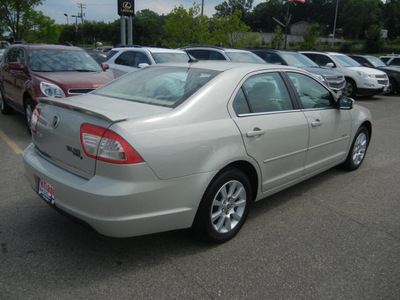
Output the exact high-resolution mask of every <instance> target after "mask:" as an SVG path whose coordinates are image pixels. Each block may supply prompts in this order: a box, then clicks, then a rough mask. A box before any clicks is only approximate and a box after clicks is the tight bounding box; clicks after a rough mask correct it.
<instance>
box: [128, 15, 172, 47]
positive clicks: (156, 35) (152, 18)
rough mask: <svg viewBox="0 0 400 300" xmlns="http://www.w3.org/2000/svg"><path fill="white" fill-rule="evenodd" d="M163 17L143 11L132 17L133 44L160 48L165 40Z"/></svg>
mask: <svg viewBox="0 0 400 300" xmlns="http://www.w3.org/2000/svg"><path fill="white" fill-rule="evenodd" d="M164 25H165V17H164V16H160V15H158V14H157V13H155V12H153V11H151V10H149V9H144V10H141V11H139V12H137V13H136V14H135V16H134V17H133V40H134V44H139V45H146V46H162V44H163V39H164V38H165V31H164V28H163V26H164Z"/></svg>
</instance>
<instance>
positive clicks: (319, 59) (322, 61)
mask: <svg viewBox="0 0 400 300" xmlns="http://www.w3.org/2000/svg"><path fill="white" fill-rule="evenodd" d="M315 62H316V63H317V64H318V65H320V66H323V67H324V66H326V65H327V64H329V63H332V64H334V62H333V61H332V60H331V59H330V58H329V57H328V56H325V55H319V54H317V55H316V56H315Z"/></svg>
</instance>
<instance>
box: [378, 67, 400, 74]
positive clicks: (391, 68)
mask: <svg viewBox="0 0 400 300" xmlns="http://www.w3.org/2000/svg"><path fill="white" fill-rule="evenodd" d="M378 69H379V70H381V71H384V72H386V71H388V72H395V73H400V66H398V67H389V66H387V67H379V68H378Z"/></svg>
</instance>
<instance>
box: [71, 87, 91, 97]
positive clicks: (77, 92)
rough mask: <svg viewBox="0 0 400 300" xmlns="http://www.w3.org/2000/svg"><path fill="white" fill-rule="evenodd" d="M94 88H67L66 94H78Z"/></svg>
mask: <svg viewBox="0 0 400 300" xmlns="http://www.w3.org/2000/svg"><path fill="white" fill-rule="evenodd" d="M94 90H95V89H93V88H87V89H69V90H68V94H70V95H80V94H86V93H89V92H91V91H94Z"/></svg>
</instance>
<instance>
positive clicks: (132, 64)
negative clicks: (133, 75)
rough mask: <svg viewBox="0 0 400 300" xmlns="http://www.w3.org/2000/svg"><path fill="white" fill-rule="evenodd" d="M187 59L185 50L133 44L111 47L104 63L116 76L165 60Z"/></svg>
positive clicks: (164, 61) (188, 58) (178, 60)
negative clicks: (131, 45) (130, 45)
mask: <svg viewBox="0 0 400 300" xmlns="http://www.w3.org/2000/svg"><path fill="white" fill-rule="evenodd" d="M189 60H190V57H189V56H188V54H187V53H186V52H185V51H181V50H175V49H166V48H155V47H141V46H133V47H119V48H113V49H112V50H110V51H109V52H108V54H107V58H106V61H105V63H106V64H108V66H109V69H108V72H111V73H112V74H113V75H114V77H115V78H118V77H120V76H122V75H125V74H126V73H129V72H132V71H134V70H137V69H138V68H140V67H144V66H148V65H154V64H160V63H167V62H188V61H189Z"/></svg>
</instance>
